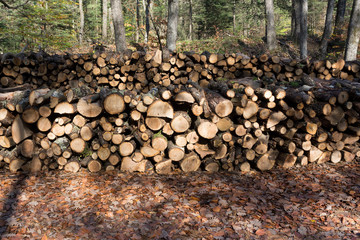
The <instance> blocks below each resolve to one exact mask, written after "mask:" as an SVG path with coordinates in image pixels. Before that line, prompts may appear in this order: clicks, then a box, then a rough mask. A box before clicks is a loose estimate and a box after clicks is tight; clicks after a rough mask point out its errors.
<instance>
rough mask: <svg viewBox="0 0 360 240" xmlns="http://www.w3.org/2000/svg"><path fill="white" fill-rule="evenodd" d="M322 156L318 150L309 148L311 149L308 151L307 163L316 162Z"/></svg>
mask: <svg viewBox="0 0 360 240" xmlns="http://www.w3.org/2000/svg"><path fill="white" fill-rule="evenodd" d="M322 154H323V152H322V151H321V150H320V149H318V148H317V147H315V146H311V149H310V151H309V155H308V158H309V162H310V163H311V162H315V161H317V160H318V159H319V158H320V156H321V155H322Z"/></svg>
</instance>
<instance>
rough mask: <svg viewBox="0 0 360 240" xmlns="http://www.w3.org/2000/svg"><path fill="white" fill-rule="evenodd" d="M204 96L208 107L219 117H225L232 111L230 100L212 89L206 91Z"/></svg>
mask: <svg viewBox="0 0 360 240" xmlns="http://www.w3.org/2000/svg"><path fill="white" fill-rule="evenodd" d="M205 96H206V100H207V102H208V104H209V107H210V108H211V110H212V111H213V112H214V113H216V114H217V115H218V116H219V117H226V116H228V115H230V114H231V113H232V111H233V108H234V106H233V104H232V102H231V101H230V100H228V99H226V98H224V97H222V96H221V95H220V94H218V93H216V92H213V91H206V94H205Z"/></svg>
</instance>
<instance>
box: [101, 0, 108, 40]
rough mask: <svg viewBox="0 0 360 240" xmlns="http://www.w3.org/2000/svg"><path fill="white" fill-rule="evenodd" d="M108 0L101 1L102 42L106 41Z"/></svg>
mask: <svg viewBox="0 0 360 240" xmlns="http://www.w3.org/2000/svg"><path fill="white" fill-rule="evenodd" d="M107 5H108V0H102V10H103V16H102V39H103V41H106V39H107V15H108V7H107Z"/></svg>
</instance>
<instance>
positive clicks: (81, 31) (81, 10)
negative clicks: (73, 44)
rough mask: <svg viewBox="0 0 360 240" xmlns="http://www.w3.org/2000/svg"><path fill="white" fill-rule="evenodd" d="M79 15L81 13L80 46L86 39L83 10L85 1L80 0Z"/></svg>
mask: <svg viewBox="0 0 360 240" xmlns="http://www.w3.org/2000/svg"><path fill="white" fill-rule="evenodd" d="M79 13H80V31H79V43H80V45H81V44H82V42H83V37H84V22H85V21H84V10H83V0H79Z"/></svg>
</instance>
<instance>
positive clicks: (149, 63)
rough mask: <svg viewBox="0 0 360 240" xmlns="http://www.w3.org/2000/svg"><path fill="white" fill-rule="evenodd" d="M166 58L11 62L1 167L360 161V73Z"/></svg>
mask: <svg viewBox="0 0 360 240" xmlns="http://www.w3.org/2000/svg"><path fill="white" fill-rule="evenodd" d="M164 55H166V54H162V53H161V52H160V51H157V52H155V53H154V54H150V53H146V54H145V53H139V52H129V53H128V54H126V55H124V56H123V57H121V58H120V56H118V55H114V54H105V53H102V54H100V55H99V56H97V55H96V56H95V55H94V56H89V55H68V56H67V55H65V56H48V55H46V54H44V53H41V54H32V55H29V56H26V55H20V56H19V55H11V54H10V55H8V56H2V58H1V59H2V61H1V63H2V64H1V67H0V70H1V72H2V74H3V75H4V76H3V75H2V76H3V77H2V78H1V84H2V85H3V88H2V89H1V90H0V91H1V93H0V148H1V149H0V167H3V168H6V169H10V171H17V170H19V169H23V170H29V171H39V170H47V169H64V170H66V171H71V172H76V171H79V170H80V168H82V167H83V168H87V169H88V170H89V171H91V172H98V171H100V170H115V169H120V170H122V171H140V172H146V171H156V172H157V173H169V172H172V171H174V170H176V169H179V170H181V171H184V172H190V171H198V170H206V171H219V170H226V171H236V170H239V171H249V170H250V169H251V168H256V169H259V170H262V171H265V170H270V169H271V168H273V167H274V166H276V165H279V166H280V167H283V168H290V167H292V166H294V165H295V164H300V165H306V164H308V163H313V162H316V163H324V162H328V161H331V162H333V163H337V162H340V161H352V160H354V159H355V158H356V157H359V156H360V147H359V136H360V122H359V120H358V119H359V113H358V112H359V109H360V101H359V97H360V92H359V89H360V88H359V87H360V83H358V82H357V81H356V80H358V79H357V73H358V71H356V67H354V66H355V65H356V63H351V64H348V65H347V64H344V66H343V67H342V68H341V67H340V68H341V70H339V72H337V71H335V70H334V71H330V74H338V76H343V77H344V74H341V73H342V72H346V73H348V75H347V77H349V76H352V79H351V78H350V80H346V79H340V78H330V79H327V78H326V77H321V76H320V75H316V77H318V78H316V77H314V74H315V70H316V68H315V67H314V68H313V69H314V72H311V73H309V71H308V70H309V69H310V70H311V69H312V67H311V66H313V64H310V63H309V64H308V66H306V67H304V66H303V65H301V64H300V63H297V62H296V64H295V62H293V61H287V63H286V65H284V62H285V60H281V59H277V58H276V57H268V56H267V55H262V56H260V57H259V58H255V57H253V58H247V57H246V56H244V55H241V54H232V55H221V56H220V55H218V54H207V53H205V54H202V55H198V54H194V53H186V54H182V53H179V54H176V55H174V56H171V55H169V57H168V58H166V57H164ZM255 59H256V60H255ZM50 63H52V64H50ZM248 64H251V66H252V67H251V69H250V68H249V67H250V65H249V66H247V67H245V66H246V65H248ZM276 64H278V65H276ZM297 64H299V65H297ZM291 65H293V66H292V69H291V68H289V67H286V66H291ZM305 65H306V64H305ZM325 65H326V64H325ZM296 66H299V67H296ZM300 66H303V68H300ZM349 66H351V67H349ZM255 68H256V69H255ZM305 68H306V69H305ZM331 68H332V69H337V67H336V66H334V67H333V66H332V65H331ZM340 68H339V69H340ZM26 69H27V70H26ZM210 69H211V70H210ZM269 69H270V70H269ZM299 69H301V71H300V70H299ZM260 70H261V71H262V75H261V74H260V72H261V71H260ZM284 71H286V72H287V73H290V72H292V74H285V73H284ZM316 71H318V70H316ZM270 73H271V76H270ZM281 74H284V75H281ZM316 74H320V73H319V71H318V72H317V73H316ZM280 75H281V76H285V77H284V78H283V77H281V78H278V76H280ZM324 76H325V75H324ZM3 78H4V79H5V78H6V79H7V80H4V81H3ZM262 78H264V79H262ZM19 79H20V80H21V81H20V80H19ZM260 79H262V80H260ZM284 81H285V82H288V83H284ZM4 83H5V84H4ZM5 86H6V88H5Z"/></svg>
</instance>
